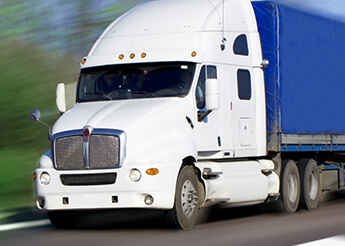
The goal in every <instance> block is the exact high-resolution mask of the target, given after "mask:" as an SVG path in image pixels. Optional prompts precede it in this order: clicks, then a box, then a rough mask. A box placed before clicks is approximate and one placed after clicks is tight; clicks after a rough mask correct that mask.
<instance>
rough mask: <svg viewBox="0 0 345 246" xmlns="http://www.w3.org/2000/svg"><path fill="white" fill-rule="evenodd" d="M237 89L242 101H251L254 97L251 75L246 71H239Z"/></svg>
mask: <svg viewBox="0 0 345 246" xmlns="http://www.w3.org/2000/svg"><path fill="white" fill-rule="evenodd" d="M237 88H238V97H239V98H240V99H241V100H250V99H251V97H252V85H251V80H250V73H249V71H248V70H245V69H238V70H237Z"/></svg>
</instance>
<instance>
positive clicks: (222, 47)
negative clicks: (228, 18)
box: [220, 0, 226, 51]
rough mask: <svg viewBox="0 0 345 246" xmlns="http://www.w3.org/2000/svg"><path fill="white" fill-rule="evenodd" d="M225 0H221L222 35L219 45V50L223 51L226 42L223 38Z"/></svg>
mask: <svg viewBox="0 0 345 246" xmlns="http://www.w3.org/2000/svg"><path fill="white" fill-rule="evenodd" d="M224 2H225V0H222V34H223V38H222V43H221V45H220V49H221V50H222V51H223V50H225V42H226V38H225V29H224V26H225V25H224V19H225V18H224V12H225V10H224V9H225V3H224Z"/></svg>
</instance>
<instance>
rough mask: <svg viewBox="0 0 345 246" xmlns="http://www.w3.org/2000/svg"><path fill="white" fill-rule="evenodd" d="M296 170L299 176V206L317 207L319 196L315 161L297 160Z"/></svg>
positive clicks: (306, 207) (319, 184)
mask: <svg viewBox="0 0 345 246" xmlns="http://www.w3.org/2000/svg"><path fill="white" fill-rule="evenodd" d="M298 170H299V174H300V177H301V197H300V206H301V207H302V208H305V209H308V210H313V209H315V208H317V205H318V204H319V200H320V197H321V182H320V173H319V170H318V168H317V164H316V161H315V160H313V159H301V160H300V161H299V162H298Z"/></svg>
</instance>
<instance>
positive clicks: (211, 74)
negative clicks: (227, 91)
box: [207, 66, 217, 79]
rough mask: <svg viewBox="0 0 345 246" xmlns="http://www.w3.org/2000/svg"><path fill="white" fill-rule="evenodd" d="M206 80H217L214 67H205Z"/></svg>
mask: <svg viewBox="0 0 345 246" xmlns="http://www.w3.org/2000/svg"><path fill="white" fill-rule="evenodd" d="M207 78H208V79H216V78H217V68H216V66H207Z"/></svg>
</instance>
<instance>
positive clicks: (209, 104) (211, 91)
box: [205, 79, 219, 111]
mask: <svg viewBox="0 0 345 246" xmlns="http://www.w3.org/2000/svg"><path fill="white" fill-rule="evenodd" d="M205 94H206V110H210V111H213V110H217V109H219V88H218V80H217V79H206V92H205Z"/></svg>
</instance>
